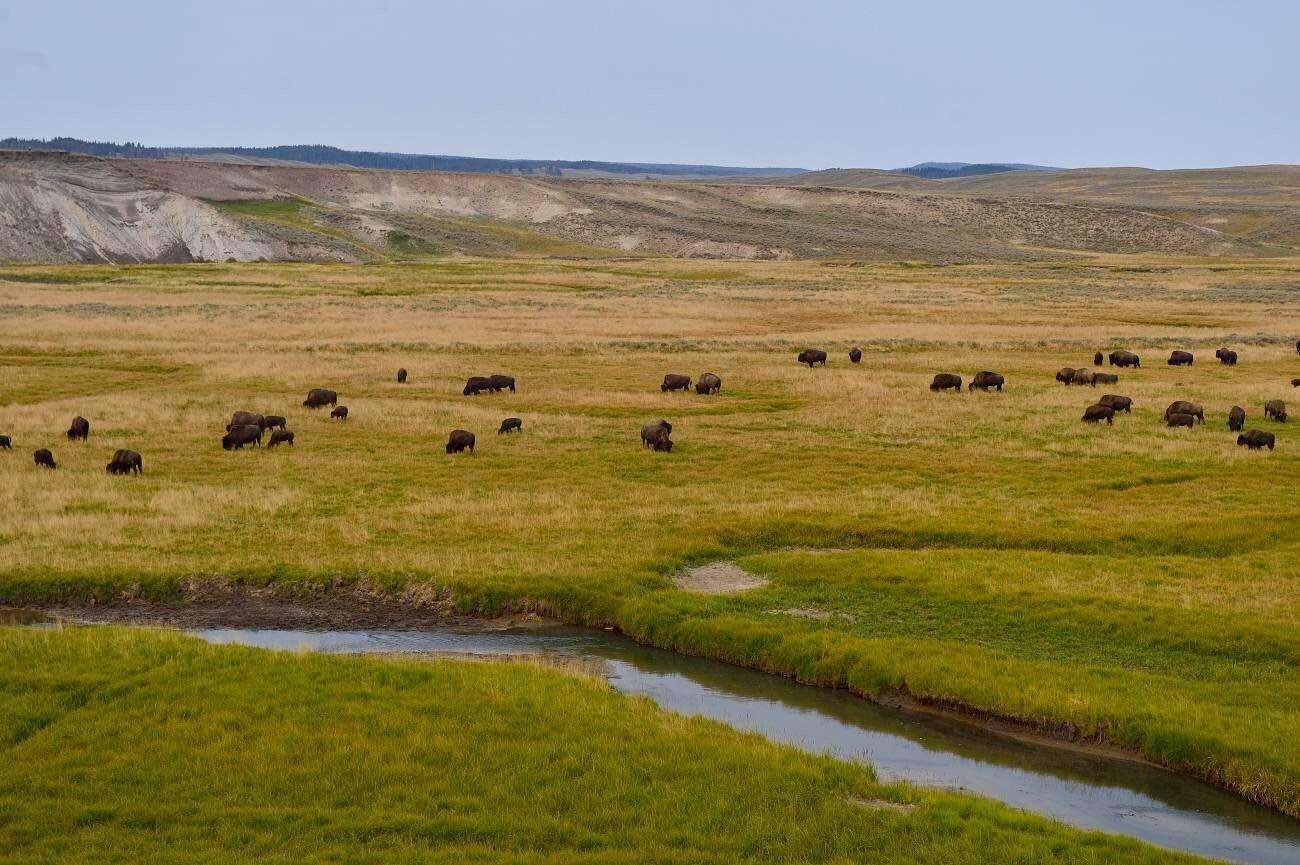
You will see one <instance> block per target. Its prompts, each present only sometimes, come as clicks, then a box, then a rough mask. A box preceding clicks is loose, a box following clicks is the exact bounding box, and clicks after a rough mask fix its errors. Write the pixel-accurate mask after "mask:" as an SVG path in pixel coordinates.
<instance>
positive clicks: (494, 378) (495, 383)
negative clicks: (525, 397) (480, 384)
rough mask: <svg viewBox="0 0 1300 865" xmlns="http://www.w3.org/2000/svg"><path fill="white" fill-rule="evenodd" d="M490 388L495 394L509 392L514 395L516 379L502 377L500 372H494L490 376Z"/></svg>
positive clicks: (508, 376)
mask: <svg viewBox="0 0 1300 865" xmlns="http://www.w3.org/2000/svg"><path fill="white" fill-rule="evenodd" d="M488 387H489V388H491V389H492V392H493V393H501V391H503V390H508V391H510V392H511V393H514V392H515V378H514V376H510V375H502V374H501V373H499V372H494V373H492V374H491V375H490V376H488Z"/></svg>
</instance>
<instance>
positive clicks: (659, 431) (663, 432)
mask: <svg viewBox="0 0 1300 865" xmlns="http://www.w3.org/2000/svg"><path fill="white" fill-rule="evenodd" d="M672 431H673V425H672V424H670V423H669V422H668V421H666V420H660V421H656V422H654V423H648V424H646V425H645V426H643V427H641V445H642V446H643V447H654V445H655V442H657V441H659V439H661V438H668V435H669V434H670V433H671V432H672Z"/></svg>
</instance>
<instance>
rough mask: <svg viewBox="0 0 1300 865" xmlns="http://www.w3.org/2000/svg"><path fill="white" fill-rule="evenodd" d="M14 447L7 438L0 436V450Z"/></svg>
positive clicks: (11, 441)
mask: <svg viewBox="0 0 1300 865" xmlns="http://www.w3.org/2000/svg"><path fill="white" fill-rule="evenodd" d="M13 446H14V443H13V440H12V439H11V438H9V436H0V450H5V451H7V450H9V449H10V448H12V447H13Z"/></svg>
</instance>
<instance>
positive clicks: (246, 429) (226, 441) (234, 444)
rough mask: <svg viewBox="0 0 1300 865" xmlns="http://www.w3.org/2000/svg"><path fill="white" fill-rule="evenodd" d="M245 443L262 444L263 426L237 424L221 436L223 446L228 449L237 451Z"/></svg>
mask: <svg viewBox="0 0 1300 865" xmlns="http://www.w3.org/2000/svg"><path fill="white" fill-rule="evenodd" d="M245 445H253V446H255V447H261V446H262V428H261V427H260V426H254V425H253V424H249V425H248V426H237V427H235V428H234V429H232V430H231V431H230V432H228V433H226V434H225V435H224V436H222V437H221V446H222V447H223V448H225V449H226V450H228V451H232V450H233V451H237V450H239V449H240V448H242V447H244V446H245Z"/></svg>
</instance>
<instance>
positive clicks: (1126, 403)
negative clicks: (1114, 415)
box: [1097, 393, 1133, 414]
mask: <svg viewBox="0 0 1300 865" xmlns="http://www.w3.org/2000/svg"><path fill="white" fill-rule="evenodd" d="M1097 405H1108V406H1110V407H1111V408H1113V409H1115V411H1122V412H1124V413H1125V414H1132V413H1133V399H1132V397H1127V396H1120V395H1118V394H1113V393H1108V394H1105V395H1104V396H1102V398H1101V399H1099V400H1097Z"/></svg>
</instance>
